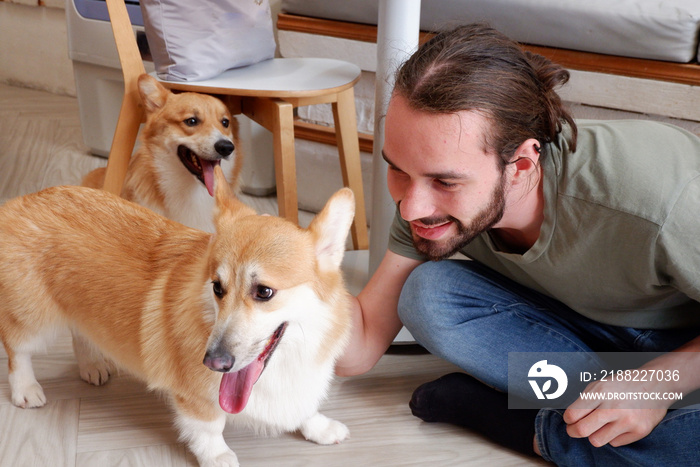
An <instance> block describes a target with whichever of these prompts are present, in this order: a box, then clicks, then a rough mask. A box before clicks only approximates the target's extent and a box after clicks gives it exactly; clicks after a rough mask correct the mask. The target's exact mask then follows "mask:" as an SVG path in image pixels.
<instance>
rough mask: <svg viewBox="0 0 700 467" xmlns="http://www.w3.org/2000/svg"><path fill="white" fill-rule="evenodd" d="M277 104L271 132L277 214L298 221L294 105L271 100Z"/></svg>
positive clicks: (296, 222)
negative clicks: (274, 128)
mask: <svg viewBox="0 0 700 467" xmlns="http://www.w3.org/2000/svg"><path fill="white" fill-rule="evenodd" d="M273 102H274V104H275V105H276V106H277V114H276V118H277V120H276V121H275V127H276V130H275V131H273V132H272V144H273V147H274V154H275V179H276V182H277V204H278V205H279V208H278V209H279V215H280V217H284V218H286V219H288V220H290V221H292V222H294V223H295V224H298V223H299V207H298V203H297V167H296V159H295V157H296V155H295V152H294V107H293V106H292V104H290V103H288V102H284V101H279V100H275V101H273Z"/></svg>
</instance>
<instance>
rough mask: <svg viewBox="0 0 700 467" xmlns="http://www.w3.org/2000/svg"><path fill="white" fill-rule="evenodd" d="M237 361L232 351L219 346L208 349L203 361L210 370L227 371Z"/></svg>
mask: <svg viewBox="0 0 700 467" xmlns="http://www.w3.org/2000/svg"><path fill="white" fill-rule="evenodd" d="M235 361H236V359H235V358H233V356H232V355H231V354H230V353H228V352H226V351H225V350H223V349H222V348H221V347H220V346H217V347H216V348H215V349H214V350H207V353H206V354H205V355H204V362H203V363H204V365H205V366H206V367H207V368H209V369H210V370H214V371H221V372H222V373H226V372H227V371H229V370H230V369H231V368H233V363H234V362H235Z"/></svg>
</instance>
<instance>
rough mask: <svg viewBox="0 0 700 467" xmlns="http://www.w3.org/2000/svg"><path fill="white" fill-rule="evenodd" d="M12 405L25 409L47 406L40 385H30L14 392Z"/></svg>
mask: <svg viewBox="0 0 700 467" xmlns="http://www.w3.org/2000/svg"><path fill="white" fill-rule="evenodd" d="M12 403H13V404H14V405H16V406H17V407H21V408H23V409H33V408H36V407H43V406H44V405H46V396H45V395H44V390H43V389H41V386H40V385H39V383H33V384H29V385H27V386H25V387H23V388H21V389H18V390H16V391H15V390H13V391H12Z"/></svg>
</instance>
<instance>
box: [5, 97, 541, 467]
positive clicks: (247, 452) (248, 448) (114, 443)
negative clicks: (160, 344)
mask: <svg viewBox="0 0 700 467" xmlns="http://www.w3.org/2000/svg"><path fill="white" fill-rule="evenodd" d="M105 162H106V161H105V160H104V159H101V158H97V157H93V156H91V155H89V154H88V153H87V150H86V148H85V147H84V145H83V144H82V139H81V133H80V124H79V120H78V107H77V101H76V100H75V99H72V98H67V97H60V96H55V95H51V94H47V93H42V92H37V91H31V90H26V89H20V88H13V87H9V86H5V85H0V201H4V200H7V199H9V198H12V197H15V196H18V195H22V194H25V193H29V192H33V191H37V190H39V189H41V188H44V187H47V186H52V185H59V184H76V183H79V181H80V178H81V177H82V176H83V175H84V174H85V173H87V172H88V171H89V170H91V169H93V168H95V167H99V166H102V165H104V164H105ZM245 201H246V202H249V203H250V204H252V205H253V206H254V207H256V209H258V210H259V211H260V212H270V213H274V212H275V211H276V204H275V202H274V198H251V197H245ZM309 217H310V216H309V215H306V216H304V218H302V223H304V222H308V219H309ZM0 254H2V252H0ZM363 254H365V253H364V252H361V253H359V254H358V253H350V254H349V255H348V262H347V265H346V266H347V270H346V271H347V275H348V281H349V282H350V288H351V289H352V290H353V291H357V289H358V287H361V284H362V282H363V281H364V276H363V274H364V264H366V259H365V258H363V257H362V255H363ZM0 304H1V298H0ZM0 306H1V305H0ZM6 361H7V359H6V358H5V354H4V352H3V351H1V350H0V467H15V466H52V467H54V466H56V467H59V466H100V467H102V466H144V467H145V466H149V467H152V466H185V465H195V462H194V459H193V457H192V456H191V455H190V454H189V453H187V451H186V449H185V448H184V447H183V446H182V445H181V444H179V443H178V442H177V437H176V434H175V431H174V429H173V428H172V425H171V419H170V414H169V411H168V408H167V406H166V405H165V404H164V403H163V402H162V401H161V400H160V399H159V398H158V397H157V396H155V395H154V394H151V393H148V392H147V391H146V390H145V388H144V386H143V385H142V384H141V383H139V382H137V381H135V380H133V379H132V378H130V377H128V376H118V377H116V378H114V379H113V380H112V381H110V382H109V383H108V384H107V385H106V386H104V387H93V386H89V385H87V384H85V383H83V382H82V381H81V380H80V379H79V377H78V371H77V364H76V362H75V359H74V357H73V354H72V350H71V345H70V336H69V335H68V334H64V335H61V336H60V337H59V338H58V340H57V342H56V343H55V344H54V345H52V346H51V347H50V348H49V349H48V350H47V352H46V354H44V355H39V356H37V357H35V359H34V362H35V365H34V366H35V370H36V373H37V377H38V379H39V381H40V383H42V384H43V386H44V389H45V392H46V395H47V397H48V399H49V403H48V404H47V406H46V407H43V408H41V409H33V410H22V409H18V408H16V407H14V406H13V405H11V404H10V400H9V388H8V384H7V366H6ZM451 371H455V368H454V367H453V366H452V365H450V364H448V363H446V362H444V361H441V360H439V359H437V358H435V357H433V356H431V355H427V354H425V353H421V352H417V349H416V348H415V347H410V346H397V347H396V348H394V350H393V352H391V353H389V354H387V355H385V356H384V357H383V358H382V359H381V361H380V362H379V364H378V365H377V366H376V367H375V368H374V369H373V370H372V371H371V372H369V373H368V374H366V375H363V376H359V377H353V378H339V379H338V380H337V381H336V383H335V384H334V386H333V388H332V392H331V395H330V397H329V399H328V401H327V403H326V404H325V405H324V413H326V414H327V415H329V416H331V417H334V418H337V419H338V420H341V421H343V422H344V423H346V424H347V425H348V427H349V428H350V431H351V438H350V439H349V440H348V441H346V442H344V443H342V444H340V445H336V446H317V445H314V444H311V443H308V442H306V441H304V440H303V438H302V437H301V436H299V435H296V434H290V435H284V436H281V437H280V438H274V439H264V438H257V437H255V436H253V435H252V434H250V433H246V432H235V431H233V430H231V429H227V431H226V432H225V437H226V441H227V442H228V443H229V445H230V446H231V447H232V448H233V449H234V450H235V451H236V452H237V454H238V457H239V460H240V461H241V464H242V465H243V466H244V467H246V466H249V467H253V466H303V467H307V466H324V467H332V466H339V467H344V466H357V465H367V466H397V467H399V466H401V467H403V466H411V465H412V466H426V465H429V466H457V465H459V466H496V465H497V466H521V465H542V463H541V462H538V461H535V460H532V459H529V458H526V457H523V456H520V455H517V454H514V453H511V452H509V451H506V450H504V449H501V448H499V447H497V446H495V445H493V444H491V443H490V442H488V441H486V440H484V439H482V438H481V437H479V436H477V435H475V434H473V433H469V432H466V431H464V430H461V429H458V428H455V427H451V426H447V425H440V424H426V423H423V422H421V421H420V420H418V419H416V418H414V417H413V416H412V415H411V414H410V411H409V409H408V406H407V402H408V400H409V399H410V396H411V393H412V391H413V389H415V387H417V386H418V385H420V384H421V383H423V382H426V381H430V380H432V379H435V378H437V377H439V376H441V375H442V374H445V373H448V372H451Z"/></svg>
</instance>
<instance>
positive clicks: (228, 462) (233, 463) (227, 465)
mask: <svg viewBox="0 0 700 467" xmlns="http://www.w3.org/2000/svg"><path fill="white" fill-rule="evenodd" d="M239 465H240V464H239V463H238V458H237V457H236V454H235V453H234V452H233V451H229V452H225V453H223V454H221V455H219V456H217V457H216V458H214V459H211V460H207V461H204V462H202V463H201V464H200V466H201V467H239Z"/></svg>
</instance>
